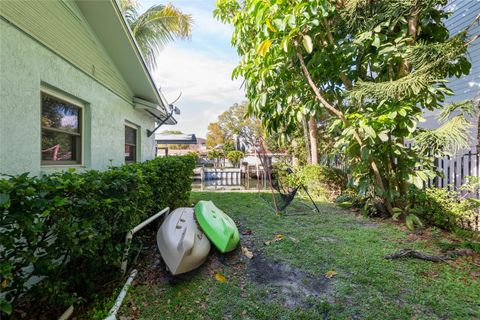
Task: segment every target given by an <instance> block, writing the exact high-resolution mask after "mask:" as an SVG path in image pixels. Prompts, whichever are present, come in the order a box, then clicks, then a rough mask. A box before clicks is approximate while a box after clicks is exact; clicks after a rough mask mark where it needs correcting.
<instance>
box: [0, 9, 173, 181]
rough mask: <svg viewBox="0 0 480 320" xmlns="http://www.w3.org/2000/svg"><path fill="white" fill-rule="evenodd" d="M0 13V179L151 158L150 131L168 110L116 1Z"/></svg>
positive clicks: (170, 122)
mask: <svg viewBox="0 0 480 320" xmlns="http://www.w3.org/2000/svg"><path fill="white" fill-rule="evenodd" d="M0 15H1V19H0V35H1V37H0V73H1V77H0V173H1V174H20V173H23V172H29V173H30V174H31V175H41V174H45V173H49V172H51V171H52V170H62V169H66V168H71V167H75V168H78V169H79V170H82V169H85V168H86V169H99V170H102V169H106V168H107V167H108V166H110V165H114V166H116V165H122V164H124V163H125V162H128V161H145V160H148V159H152V158H153V157H154V156H155V141H154V136H151V137H148V136H147V130H148V129H150V130H151V129H153V128H154V127H155V122H159V121H162V120H163V119H165V118H166V117H167V114H168V113H169V112H168V111H167V110H166V103H165V102H164V100H163V99H162V96H161V93H160V92H159V91H158V90H157V89H156V87H155V84H154V82H153V80H152V78H151V76H150V74H149V73H148V71H147V69H146V67H145V64H144V61H143V59H142V56H141V54H140V51H139V49H138V46H137V45H136V43H135V41H134V39H133V37H132V35H131V33H130V30H129V29H128V27H127V25H126V23H125V20H124V19H123V17H122V15H121V12H120V10H119V8H118V6H117V4H116V3H115V2H114V1H110V0H103V1H74V0H56V1H53V0H52V1H0ZM174 123H175V120H173V119H169V120H168V121H167V124H174Z"/></svg>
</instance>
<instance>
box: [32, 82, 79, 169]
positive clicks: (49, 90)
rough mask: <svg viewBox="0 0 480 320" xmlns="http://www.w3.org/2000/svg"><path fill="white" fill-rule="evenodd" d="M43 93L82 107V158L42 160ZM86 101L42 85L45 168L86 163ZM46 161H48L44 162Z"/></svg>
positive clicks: (41, 162) (42, 165) (42, 162)
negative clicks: (75, 159)
mask: <svg viewBox="0 0 480 320" xmlns="http://www.w3.org/2000/svg"><path fill="white" fill-rule="evenodd" d="M42 94H47V95H49V96H52V97H54V98H57V99H58V100H62V101H65V102H67V103H69V104H72V105H74V106H75V107H77V108H79V109H80V123H79V124H80V130H79V131H80V159H79V160H77V161H64V162H57V161H49V160H42V140H41V139H42V134H43V128H42V108H43V106H42ZM84 144H85V103H84V102H82V101H81V100H79V99H75V98H73V97H71V96H68V95H66V94H64V93H62V92H60V91H58V90H55V89H52V88H50V87H46V86H42V87H41V88H40V166H41V167H45V168H52V167H61V168H66V167H67V168H68V167H83V166H84V164H85V145H84ZM44 161H46V162H44Z"/></svg>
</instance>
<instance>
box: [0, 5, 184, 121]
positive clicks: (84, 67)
mask: <svg viewBox="0 0 480 320" xmlns="http://www.w3.org/2000/svg"><path fill="white" fill-rule="evenodd" d="M0 9H1V10H0V15H1V17H2V18H4V19H5V20H6V21H8V22H10V23H11V24H13V25H14V26H16V27H17V28H18V29H20V30H22V31H24V32H25V33H26V34H28V35H29V36H30V37H32V38H33V39H35V40H37V41H38V42H40V43H41V44H42V45H44V46H45V47H47V48H48V49H50V50H51V51H53V52H55V53H56V54H57V55H58V56H60V57H62V58H63V59H65V60H67V61H68V62H69V63H71V64H72V65H73V66H75V67H76V68H77V69H79V70H81V71H82V72H84V73H85V74H87V75H88V76H90V77H91V78H93V79H95V80H96V81H98V82H99V83H101V84H102V85H103V86H105V87H106V88H108V89H109V90H111V91H112V92H114V93H115V94H117V95H118V96H120V97H122V98H123V99H125V100H127V101H129V102H131V103H132V105H133V106H134V107H135V108H136V109H142V110H145V111H147V112H148V113H149V115H151V116H153V117H155V118H157V119H159V120H163V119H165V118H166V117H167V116H168V114H169V110H168V103H166V102H165V99H164V98H163V96H162V94H161V92H160V91H159V90H158V89H157V88H156V85H155V83H154V81H153V79H152V77H151V75H150V73H149V72H148V70H147V68H146V65H145V63H144V59H143V57H142V55H141V53H140V50H139V48H138V45H137V44H136V42H135V40H134V38H133V36H132V33H131V31H130V29H129V27H128V25H127V22H126V21H125V19H124V17H123V15H122V13H121V11H120V8H119V7H118V5H117V3H116V2H115V0H99V1H89V0H57V1H0ZM175 123H176V121H175V120H174V119H173V118H170V119H169V120H168V121H167V122H166V124H175Z"/></svg>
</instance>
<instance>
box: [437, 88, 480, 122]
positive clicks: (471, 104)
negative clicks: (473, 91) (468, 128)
mask: <svg viewBox="0 0 480 320" xmlns="http://www.w3.org/2000/svg"><path fill="white" fill-rule="evenodd" d="M479 96H480V94H479ZM479 108H480V99H479V100H476V101H475V98H474V99H472V100H466V101H461V102H455V103H451V104H449V105H447V106H446V107H444V108H443V109H442V111H441V112H440V115H439V117H438V119H439V120H440V121H442V122H445V121H447V120H448V119H449V118H450V117H451V115H452V114H453V113H454V112H459V113H461V114H463V115H464V116H467V117H474V116H475V115H476V114H477V113H478V111H479Z"/></svg>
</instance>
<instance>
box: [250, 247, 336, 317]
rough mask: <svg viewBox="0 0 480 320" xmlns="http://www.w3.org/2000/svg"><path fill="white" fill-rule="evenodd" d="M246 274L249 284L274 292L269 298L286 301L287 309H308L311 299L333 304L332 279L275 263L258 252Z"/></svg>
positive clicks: (270, 292) (284, 303) (270, 293)
mask: <svg viewBox="0 0 480 320" xmlns="http://www.w3.org/2000/svg"><path fill="white" fill-rule="evenodd" d="M246 272H247V276H248V279H249V280H250V281H252V282H254V283H257V284H260V285H266V286H268V287H269V288H270V289H271V290H269V295H268V297H267V299H269V300H272V299H279V300H283V305H284V306H285V307H287V308H294V307H297V306H307V305H308V298H320V299H323V300H327V301H329V302H332V301H333V290H332V285H331V281H332V280H331V279H328V278H327V277H325V276H323V275H322V276H313V275H311V274H308V273H306V272H304V271H301V270H300V269H298V268H295V267H293V266H291V265H289V264H287V263H283V262H278V261H273V260H271V259H269V258H267V257H265V256H264V255H262V254H261V253H258V252H257V253H256V256H255V258H254V259H252V260H251V262H250V263H249V264H248V266H247V270H246ZM272 289H273V290H272Z"/></svg>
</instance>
